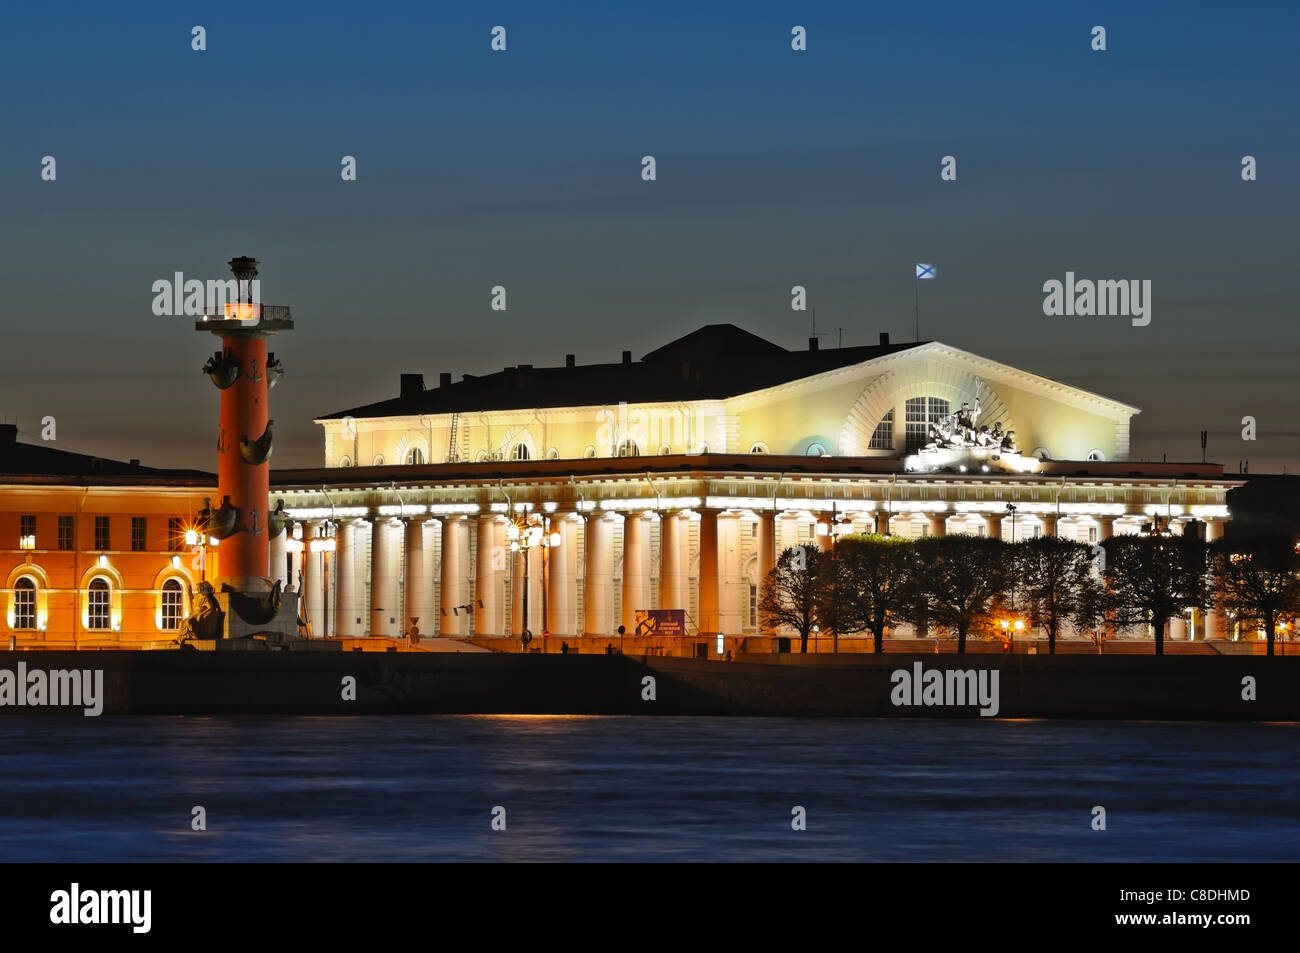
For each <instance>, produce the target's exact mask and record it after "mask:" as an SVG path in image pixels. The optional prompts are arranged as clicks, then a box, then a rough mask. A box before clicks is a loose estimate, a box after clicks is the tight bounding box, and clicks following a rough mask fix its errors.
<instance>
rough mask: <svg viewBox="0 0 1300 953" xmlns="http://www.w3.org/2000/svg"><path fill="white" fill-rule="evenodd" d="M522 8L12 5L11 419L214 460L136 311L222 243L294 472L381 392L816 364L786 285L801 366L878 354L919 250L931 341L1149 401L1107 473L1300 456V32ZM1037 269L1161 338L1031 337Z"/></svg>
mask: <svg viewBox="0 0 1300 953" xmlns="http://www.w3.org/2000/svg"><path fill="white" fill-rule="evenodd" d="M539 7H540V5H536V4H494V5H479V4H466V5H463V6H460V7H458V8H456V7H452V8H449V7H447V6H446V5H442V4H430V3H411V4H385V5H365V4H352V3H348V4H339V3H329V2H323V3H313V4H303V5H301V6H300V7H299V6H290V5H284V4H274V5H256V6H247V5H232V4H185V3H144V4H131V5H128V6H124V5H106V4H101V3H82V4H69V3H59V4H57V5H55V6H53V7H49V8H40V7H36V6H29V7H23V8H12V9H10V10H9V11H8V12H7V15H6V23H5V29H4V30H3V31H2V32H0V84H2V86H0V88H3V103H4V107H5V108H4V110H3V112H2V113H0V116H2V117H3V124H4V130H5V135H4V138H3V147H2V148H0V223H2V224H0V240H3V247H2V248H0V269H3V278H4V281H5V287H6V301H5V305H4V310H3V322H4V346H3V347H0V414H3V415H7V416H6V419H9V420H12V419H14V417H15V416H17V418H18V419H19V421H20V424H21V427H22V431H23V432H24V435H25V439H37V438H38V437H37V435H38V433H39V420H40V418H41V417H42V416H44V415H46V414H51V415H54V416H55V417H56V418H57V420H58V436H59V441H58V446H59V447H61V448H63V449H73V450H86V451H91V452H98V453H104V454H111V455H115V456H119V457H128V456H137V457H142V458H143V459H144V462H146V463H150V464H154V465H162V466H168V465H172V466H200V467H205V468H212V467H213V466H214V465H215V453H214V448H213V447H212V440H213V437H212V430H213V428H214V426H215V408H216V402H217V392H216V391H215V389H214V388H212V387H211V385H210V384H208V383H207V382H206V380H205V379H204V378H203V377H201V376H199V373H198V369H199V367H200V366H201V364H202V362H203V359H204V357H205V356H206V355H207V354H208V353H210V352H211V351H212V350H213V348H214V346H215V345H216V341H215V339H212V338H211V337H209V336H206V335H200V334H198V333H196V332H194V331H193V330H191V327H192V325H191V323H190V322H189V321H187V320H185V319H183V318H160V317H155V316H154V315H153V314H152V313H151V310H150V303H151V301H152V293H151V291H150V286H151V284H152V282H153V281H154V280H156V279H159V278H168V277H170V276H171V274H172V273H173V272H175V271H181V272H184V273H185V274H186V275H187V276H190V277H200V278H218V277H223V275H224V272H225V264H224V263H225V261H226V260H227V259H228V258H230V257H232V256H234V255H241V254H248V255H253V256H256V257H257V258H259V259H261V261H262V263H263V266H262V278H263V298H264V300H266V301H268V302H272V303H283V304H290V305H292V306H293V309H294V316H295V318H296V320H297V330H295V331H294V332H293V333H292V334H291V335H289V336H287V337H285V338H282V339H279V340H276V341H275V342H274V345H275V347H274V349H275V350H276V351H277V352H278V353H279V354H280V356H281V358H282V359H283V360H284V362H285V363H286V365H287V368H288V376H287V377H286V378H285V380H284V381H283V382H282V383H281V385H280V386H279V387H277V388H276V391H275V395H274V397H275V400H274V403H275V406H274V408H273V415H274V416H275V418H276V419H277V422H278V424H279V425H280V426H279V437H278V443H277V450H276V457H275V463H277V464H279V465H282V466H284V465H292V464H315V463H318V462H320V453H321V440H320V436H319V429H318V428H316V427H315V426H314V425H313V424H311V423H310V420H311V418H312V417H313V416H315V415H318V414H323V413H328V412H332V411H336V410H340V409H343V408H345V407H349V406H354V405H357V404H362V403H366V402H369V401H372V400H377V399H381V398H384V397H387V396H393V395H395V394H396V392H397V375H398V374H399V373H400V372H403V371H418V372H423V373H424V374H425V375H426V380H430V381H432V382H436V379H437V374H438V372H439V371H451V372H453V373H455V374H456V375H458V376H459V375H460V374H462V373H466V372H469V373H478V372H485V371H491V370H497V369H500V368H501V367H503V366H505V365H508V364H516V363H520V362H526V363H534V364H539V365H540V364H550V363H561V362H562V361H563V358H564V354H565V353H566V352H570V351H572V352H576V353H577V355H578V359H579V361H583V362H588V361H604V360H617V359H618V355H619V352H620V351H622V350H623V349H630V350H632V351H633V352H634V353H635V354H636V355H638V356H639V355H641V354H643V353H645V352H646V351H649V350H651V349H653V348H655V347H656V346H658V345H660V344H662V343H664V342H665V341H667V340H668V339H670V338H672V337H675V336H677V335H679V334H682V333H685V332H687V331H689V330H692V329H694V328H695V327H697V326H699V325H701V324H704V323H711V322H720V321H731V322H735V323H737V324H740V325H742V326H744V327H746V328H748V329H750V330H752V331H754V332H755V333H758V334H761V335H764V336H766V337H769V338H771V339H773V340H775V341H777V342H779V343H781V344H784V345H786V346H789V347H804V346H806V340H807V337H808V334H809V331H810V322H809V316H808V315H807V314H802V315H801V314H795V313H793V312H791V311H790V308H789V289H790V287H791V286H792V285H794V284H802V285H805V286H806V287H807V288H808V292H809V297H810V303H811V305H812V306H813V307H815V308H816V310H817V320H818V327H819V330H829V331H831V332H832V333H831V336H830V337H829V338H826V339H824V344H827V345H834V343H835V342H836V332H835V330H834V329H837V328H843V329H844V331H843V339H844V343H845V344H846V345H848V344H863V343H869V342H871V341H874V340H875V338H876V335H877V333H878V332H879V331H889V332H891V334H892V335H893V336H894V338H895V340H900V339H907V338H908V337H910V335H911V329H912V293H913V288H912V264H913V262H916V261H926V262H934V263H935V264H936V265H937V266H938V269H939V279H938V280H937V281H935V282H932V283H926V284H924V285H923V286H922V289H921V290H922V302H921V305H922V315H921V317H922V327H921V331H922V336H923V337H925V338H928V339H937V340H941V341H944V342H946V343H949V344H952V345H955V346H957V347H961V348H965V349H968V350H971V351H975V352H977V353H979V354H983V355H986V356H988V357H991V358H995V359H998V360H1003V361H1006V362H1008V363H1010V364H1013V365H1017V366H1020V367H1023V368H1025V369H1027V370H1031V371H1035V372H1038V373H1042V374H1046V375H1048V376H1051V377H1056V378H1059V379H1061V380H1064V381H1067V382H1070V383H1073V384H1077V385H1079V386H1082V387H1086V388H1088V389H1091V390H1095V391H1098V392H1101V393H1103V394H1106V395H1108V396H1112V397H1115V398H1118V399H1121V400H1124V401H1127V402H1130V403H1133V404H1136V405H1138V406H1139V407H1141V408H1143V413H1142V414H1141V415H1140V416H1138V417H1137V418H1136V419H1135V421H1134V443H1133V455H1134V456H1135V457H1139V458H1142V457H1149V458H1153V459H1160V456H1161V454H1162V453H1166V452H1167V453H1168V454H1169V458H1170V459H1199V454H1200V446H1199V439H1198V436H1197V432H1198V431H1199V430H1201V429H1208V430H1210V431H1211V437H1210V456H1211V459H1217V460H1220V461H1222V462H1224V463H1225V464H1226V465H1227V466H1228V468H1229V470H1230V471H1231V472H1234V473H1235V472H1236V469H1237V461H1238V460H1240V459H1242V458H1249V459H1250V461H1251V465H1250V467H1251V471H1252V472H1263V471H1266V470H1278V469H1281V467H1282V466H1283V465H1284V464H1285V465H1286V466H1287V467H1288V468H1289V469H1291V470H1292V471H1294V470H1295V469H1296V468H1297V467H1298V466H1300V406H1298V404H1300V401H1297V399H1296V396H1295V394H1296V388H1295V384H1294V378H1295V374H1294V364H1295V362H1296V358H1297V355H1298V354H1300V330H1297V327H1296V321H1295V314H1296V302H1297V301H1298V300H1300V268H1297V267H1296V263H1295V260H1294V259H1295V257H1296V256H1295V252H1296V238H1295V227H1296V212H1297V210H1298V209H1300V201H1298V199H1300V187H1298V186H1297V182H1296V179H1295V171H1294V168H1293V163H1294V162H1295V157H1296V156H1297V155H1298V154H1300V150H1298V149H1297V146H1298V145H1300V143H1298V142H1297V140H1298V139H1300V136H1298V135H1297V132H1296V121H1295V116H1296V112H1297V105H1298V104H1297V96H1298V92H1300V65H1298V64H1300V57H1297V56H1296V55H1295V51H1294V43H1295V37H1296V36H1297V33H1298V30H1297V28H1298V27H1300V12H1297V5H1296V4H1281V3H1279V4H1274V5H1267V6H1266V5H1252V4H1223V5H1205V4H1187V3H1179V4H1172V3H1171V4H1160V5H1148V4H1130V3H1068V4H1042V3H1023V4H1021V3H1016V4H997V5H994V7H993V8H992V9H990V8H987V7H986V6H983V5H974V4H967V3H931V4H924V5H895V6H894V7H892V8H881V9H876V5H866V4H861V3H843V4H814V5H802V4H793V3H791V4H780V3H762V2H759V3H749V4H744V5H740V4H729V5H717V4H712V5H711V4H700V3H656V4H653V5H649V4H648V5H645V7H644V8H643V9H642V10H640V11H625V10H613V9H609V5H607V4H597V3H588V4H558V5H557V4H549V5H545V7H544V8H539ZM1134 7H1137V8H1138V9H1134ZM196 24H201V25H203V26H204V27H206V29H207V46H208V49H207V51H206V52H203V53H198V52H193V51H192V50H191V49H190V29H191V27H193V26H194V25H196ZM496 24H501V25H503V26H505V27H506V29H507V31H508V44H509V49H508V52H506V53H504V54H500V53H493V52H492V51H491V50H490V49H489V41H490V35H489V31H490V29H491V28H492V27H493V26H494V25H496ZM794 24H801V25H803V26H806V27H807V29H808V51H807V52H805V53H795V52H793V51H792V50H791V49H790V28H791V27H792V26H793V25H794ZM1096 24H1100V25H1103V26H1105V27H1106V29H1107V33H1108V36H1107V45H1108V50H1107V51H1106V52H1104V53H1096V52H1093V51H1092V50H1091V49H1090V30H1091V28H1092V27H1093V26H1094V25H1096ZM645 154H653V155H654V156H655V157H656V159H657V161H658V181H656V182H653V183H647V182H643V181H642V180H641V177H640V168H641V167H640V158H641V156H642V155H645ZM948 154H951V155H955V156H956V157H957V162H958V179H957V181H956V182H941V181H940V178H939V160H940V157H941V156H943V155H948ZM1246 154H1250V155H1254V156H1256V157H1257V159H1258V164H1259V179H1258V181H1256V182H1250V183H1246V182H1243V181H1242V180H1241V176H1240V168H1241V157H1242V156H1243V155H1246ZM44 155H53V156H54V157H55V158H56V159H57V163H58V179H57V181H56V182H53V183H48V182H42V181H41V179H40V161H41V157H42V156H44ZM344 155H354V156H356V158H357V161H358V180H357V181H356V182H343V181H341V180H340V177H339V168H340V166H339V161H340V158H341V157H342V156H344ZM1067 270H1071V271H1074V272H1076V273H1077V274H1078V275H1079V276H1081V277H1092V278H1133V279H1150V280H1151V281H1152V284H1153V297H1154V307H1153V319H1152V322H1151V325H1150V326H1149V327H1145V328H1135V327H1133V326H1132V325H1131V324H1130V323H1129V322H1128V321H1127V320H1124V319H1120V318H1048V317H1045V316H1044V315H1043V313H1042V299H1043V293H1042V290H1041V289H1042V285H1043V282H1044V281H1046V280H1048V279H1051V278H1057V279H1060V278H1063V277H1064V274H1065V272H1066V271H1067ZM497 284H501V285H504V286H506V288H507V289H508V294H509V310H508V311H507V312H505V313H499V312H493V311H491V310H490V309H489V306H488V305H489V291H490V289H491V287H492V286H493V285H497ZM1248 414H1249V415H1253V416H1255V417H1256V418H1257V419H1258V424H1259V440H1258V442H1256V443H1254V444H1251V443H1245V442H1243V441H1242V440H1241V437H1240V430H1241V425H1240V420H1241V418H1242V417H1243V416H1244V415H1248Z"/></svg>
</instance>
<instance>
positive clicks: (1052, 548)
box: [1011, 536, 1101, 655]
mask: <svg viewBox="0 0 1300 953" xmlns="http://www.w3.org/2000/svg"><path fill="white" fill-rule="evenodd" d="M1011 566H1012V572H1013V578H1014V582H1015V600H1014V605H1015V610H1016V611H1017V612H1019V613H1021V614H1023V615H1024V617H1025V621H1026V622H1027V623H1028V624H1029V625H1030V626H1033V627H1034V628H1040V629H1042V630H1043V631H1044V632H1046V633H1047V646H1048V652H1049V653H1050V654H1052V655H1055V654H1056V637H1057V636H1058V635H1059V634H1060V632H1061V627H1062V625H1063V624H1064V623H1066V622H1067V621H1068V622H1073V623H1074V624H1075V625H1077V626H1078V627H1079V628H1081V629H1083V628H1089V627H1090V626H1091V623H1093V622H1094V621H1095V620H1096V619H1097V617H1098V614H1099V612H1100V606H1101V600H1100V593H1101V584H1100V581H1099V580H1098V578H1097V576H1096V574H1095V572H1094V571H1093V561H1092V550H1091V549H1090V548H1089V547H1087V546H1085V545H1083V544H1082V543H1076V542H1074V541H1073V540H1069V539H1062V538H1061V537H1059V536H1040V537H1038V538H1036V539H1026V540H1024V541H1023V542H1019V543H1015V544H1014V545H1013V546H1012V549H1011Z"/></svg>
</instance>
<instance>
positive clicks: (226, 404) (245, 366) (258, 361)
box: [214, 335, 305, 592]
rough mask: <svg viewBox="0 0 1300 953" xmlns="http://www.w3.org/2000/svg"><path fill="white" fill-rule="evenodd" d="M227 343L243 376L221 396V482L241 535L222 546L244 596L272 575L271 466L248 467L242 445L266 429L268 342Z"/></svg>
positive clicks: (238, 339)
mask: <svg viewBox="0 0 1300 953" xmlns="http://www.w3.org/2000/svg"><path fill="white" fill-rule="evenodd" d="M223 344H224V345H225V348H226V349H227V350H229V351H230V352H231V353H232V354H233V355H235V356H236V357H237V358H239V371H240V373H239V379H238V380H237V381H236V382H235V383H234V384H232V385H231V386H230V387H227V388H226V389H225V390H223V391H222V392H221V432H220V435H219V440H218V443H217V451H218V452H217V482H218V486H219V490H218V492H219V493H220V495H221V496H222V497H226V496H229V497H230V503H231V505H232V506H236V507H238V508H239V521H238V523H237V524H236V526H237V529H236V531H235V533H234V534H233V535H231V536H230V537H228V538H227V539H223V540H222V541H221V544H220V553H221V581H222V582H226V583H229V584H230V585H231V586H233V587H234V588H236V589H239V590H241V591H245V592H246V591H258V590H264V589H265V588H266V584H265V583H264V582H261V580H263V579H264V578H265V577H266V576H267V572H268V563H267V535H266V513H267V499H268V493H269V490H270V464H269V463H267V462H262V463H260V464H251V463H247V462H245V460H244V457H243V454H242V453H240V449H239V445H240V441H241V440H245V439H246V440H248V441H250V442H252V441H255V440H257V439H258V438H259V437H261V436H262V434H263V433H264V432H265V430H266V421H267V397H266V393H267V382H266V338H264V337H257V336H253V335H248V336H244V335H238V336H232V337H227V338H224V339H223ZM217 502H218V501H214V506H215V505H216V503H217ZM304 542H305V541H304Z"/></svg>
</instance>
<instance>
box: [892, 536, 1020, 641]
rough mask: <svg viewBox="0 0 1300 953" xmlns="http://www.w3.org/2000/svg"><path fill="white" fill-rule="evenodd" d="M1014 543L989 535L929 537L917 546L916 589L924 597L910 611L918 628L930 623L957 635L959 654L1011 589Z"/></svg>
mask: <svg viewBox="0 0 1300 953" xmlns="http://www.w3.org/2000/svg"><path fill="white" fill-rule="evenodd" d="M1007 550H1008V545H1007V544H1006V543H1003V542H1002V541H1001V540H997V539H987V538H985V537H983V536H927V537H925V538H924V539H918V540H916V541H914V542H913V543H912V546H911V553H912V558H911V560H909V563H910V566H909V568H910V575H911V582H910V586H911V587H912V588H913V589H914V591H915V592H916V594H917V595H918V596H919V599H917V600H914V603H913V605H912V607H911V608H909V610H908V612H909V614H910V615H911V616H912V621H915V622H917V626H918V630H919V628H920V622H921V620H922V619H928V620H929V621H932V622H934V623H936V624H937V625H941V626H943V627H944V628H946V629H948V630H949V631H950V632H952V631H955V632H956V633H957V651H958V652H965V651H966V636H967V635H968V634H969V633H970V632H971V631H972V629H974V628H976V627H977V624H978V623H979V622H980V620H981V619H984V618H986V617H987V615H988V610H989V607H990V606H991V605H992V604H993V601H994V600H995V599H997V598H998V597H999V596H1000V595H1001V594H1002V593H1003V592H1004V591H1005V590H1006V588H1007V585H1008V583H1009V581H1010V567H1009V561H1008V559H1007Z"/></svg>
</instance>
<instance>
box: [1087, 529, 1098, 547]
mask: <svg viewBox="0 0 1300 953" xmlns="http://www.w3.org/2000/svg"><path fill="white" fill-rule="evenodd" d="M1088 542H1090V543H1095V542H1097V527H1095V526H1089V527H1088Z"/></svg>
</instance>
